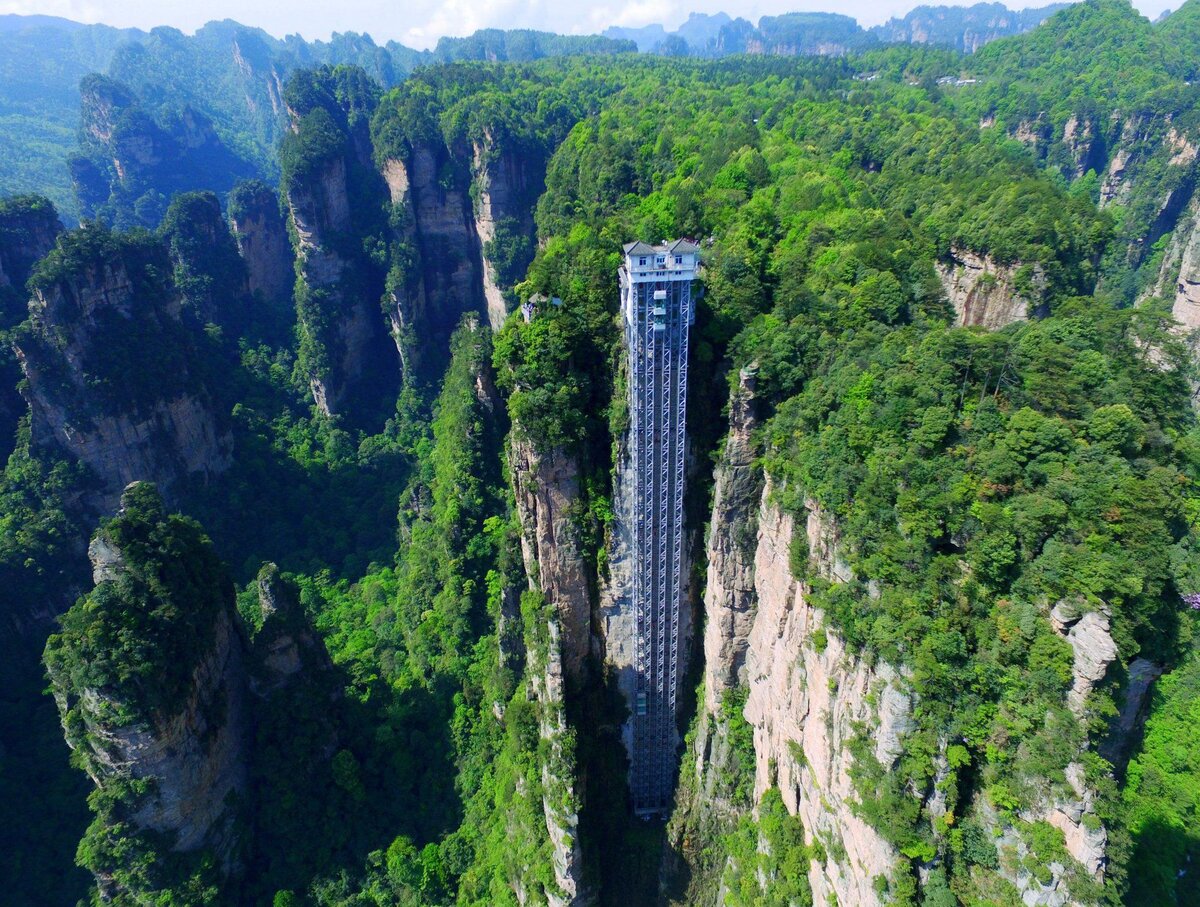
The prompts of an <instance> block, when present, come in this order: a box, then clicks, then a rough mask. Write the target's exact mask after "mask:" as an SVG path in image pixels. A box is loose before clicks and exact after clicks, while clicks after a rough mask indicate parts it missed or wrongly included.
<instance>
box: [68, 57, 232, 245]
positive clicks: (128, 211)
mask: <svg viewBox="0 0 1200 907" xmlns="http://www.w3.org/2000/svg"><path fill="white" fill-rule="evenodd" d="M79 92H80V113H81V120H82V123H81V128H80V149H79V150H80V153H79V154H78V155H76V156H75V157H73V158H72V159H71V161H70V162H69V165H70V169H71V178H72V181H73V182H74V184H75V192H76V195H77V196H78V198H79V202H80V207H81V208H82V213H83V214H84V216H85V217H97V216H103V217H104V218H105V219H106V220H111V221H113V222H116V223H117V224H118V225H121V226H124V225H135V224H136V225H140V226H145V227H154V226H156V225H157V224H158V221H159V219H160V218H161V217H162V215H163V214H164V213H165V211H166V207H167V202H168V201H169V199H170V198H171V197H172V196H173V195H174V194H176V193H178V192H186V191H189V190H195V189H209V190H212V191H215V192H221V193H223V192H226V191H228V190H229V189H231V188H232V187H233V185H234V184H235V183H236V182H237V181H238V180H239V179H248V178H249V177H251V176H253V175H254V173H255V168H254V165H253V164H251V163H250V162H249V161H247V160H245V159H243V158H242V157H240V156H239V155H238V154H237V153H235V152H233V151H232V150H230V149H229V148H228V147H226V146H225V144H224V143H223V142H222V141H221V139H220V138H219V136H218V135H217V132H216V130H215V129H214V128H213V124H212V122H211V121H210V120H209V119H208V117H206V116H204V115H203V114H202V113H200V112H199V111H197V110H194V109H193V108H191V107H189V106H184V107H183V108H182V109H181V110H179V111H178V114H177V115H176V116H172V117H171V118H169V119H167V118H164V119H162V120H161V121H160V120H158V119H156V118H155V117H154V116H152V115H151V114H150V113H149V112H148V111H147V110H146V109H144V108H143V107H142V104H141V100H140V99H139V98H138V97H137V96H136V95H135V94H134V92H133V91H131V90H130V89H129V88H128V87H127V86H125V85H123V84H121V83H120V82H117V81H115V80H113V79H110V78H108V77H106V76H101V75H95V74H93V75H90V76H87V77H86V78H84V79H83V81H82V83H81V84H80V86H79Z"/></svg>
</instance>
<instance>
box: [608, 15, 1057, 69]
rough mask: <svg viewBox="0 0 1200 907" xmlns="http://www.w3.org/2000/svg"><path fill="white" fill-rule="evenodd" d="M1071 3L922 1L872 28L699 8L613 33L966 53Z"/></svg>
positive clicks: (679, 40)
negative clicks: (674, 23)
mask: <svg viewBox="0 0 1200 907" xmlns="http://www.w3.org/2000/svg"><path fill="white" fill-rule="evenodd" d="M1066 5H1067V4H1065V3H1053V4H1050V5H1048V6H1043V7H1039V8H1036V9H1033V8H1030V9H1021V10H1012V9H1009V8H1008V7H1007V6H1005V5H1004V4H1003V3H977V4H975V5H974V6H918V7H916V8H915V9H913V10H912V11H910V12H909V13H908V14H907V15H905V16H904V17H903V18H892V19H890V20H888V21H887V22H886V23H884V24H882V25H875V26H872V27H871V28H867V29H864V28H863V27H862V26H860V25H859V24H858V22H857V21H856V20H855V19H853V18H851V17H850V16H845V15H842V14H840V13H789V14H785V15H781V16H763V17H762V18H761V19H759V21H758V24H757V25H754V24H752V23H751V22H749V21H748V20H746V19H743V18H740V17H739V18H737V19H734V18H731V17H730V16H729V15H727V14H726V13H717V14H715V15H708V14H705V13H692V14H691V15H690V16H689V17H688V19H687V21H686V22H684V23H683V24H682V25H680V26H679V28H677V29H675V30H674V31H667V30H666V29H665V28H663V26H662V25H646V26H643V27H642V28H621V27H613V28H607V29H605V30H604V34H605V36H606V37H609V38H625V39H628V40H630V41H633V42H635V43H636V44H637V46H638V50H640V51H642V52H643V53H661V54H669V55H684V54H688V55H694V56H724V55H725V54H732V53H822V54H843V53H849V52H852V51H862V50H867V49H869V48H871V47H878V46H879V45H881V44H891V43H902V42H907V43H913V44H937V45H941V46H944V47H952V48H954V49H955V50H960V51H963V52H965V53H972V52H973V51H976V50H978V49H979V48H980V47H982V46H983V45H984V44H987V43H988V42H989V41H994V40H996V39H997V38H1002V37H1004V36H1006V35H1015V34H1020V33H1021V32H1023V31H1028V30H1029V29H1031V28H1033V27H1034V26H1035V25H1038V24H1039V23H1041V22H1043V21H1044V20H1045V19H1046V18H1047V17H1049V16H1051V15H1053V14H1054V13H1055V12H1057V11H1058V10H1060V9H1062V8H1063V7H1064V6H1066Z"/></svg>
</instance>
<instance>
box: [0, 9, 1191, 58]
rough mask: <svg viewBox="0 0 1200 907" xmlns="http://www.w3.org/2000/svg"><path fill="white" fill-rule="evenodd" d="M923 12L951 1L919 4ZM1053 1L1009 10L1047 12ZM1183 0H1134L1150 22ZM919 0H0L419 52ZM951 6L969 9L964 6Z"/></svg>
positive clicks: (124, 23) (894, 12) (865, 14)
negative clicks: (537, 35) (457, 44)
mask: <svg viewBox="0 0 1200 907" xmlns="http://www.w3.org/2000/svg"><path fill="white" fill-rule="evenodd" d="M924 2H925V3H928V4H930V5H934V4H941V3H947V2H951V3H952V0H924ZM1049 2H1051V0H1033V2H1031V3H1022V2H1020V0H1016V2H1013V0H1010V5H1011V6H1014V7H1018V6H1025V5H1029V6H1044V5H1046V4H1047V3H1049ZM1179 2H1180V0H1134V6H1136V7H1137V8H1138V9H1139V10H1140V11H1141V12H1142V13H1143V14H1145V15H1147V16H1149V17H1151V18H1154V17H1156V16H1157V15H1158V14H1159V13H1161V12H1162V11H1163V10H1165V9H1169V8H1173V7H1175V6H1178V5H1179ZM920 3H921V0H824V2H820V0H818V2H805V0H0V13H19V14H23V15H30V14H34V13H36V14H41V15H48V16H63V17H65V18H68V19H75V20H76V21H79V22H103V23H105V24H107V25H115V26H121V27H130V26H133V27H137V28H143V29H150V28H153V27H154V26H156V25H173V26H175V27H176V28H179V29H181V30H183V31H185V32H188V33H191V32H193V31H195V30H196V29H197V28H199V27H200V26H201V25H203V24H204V23H205V22H209V21H211V20H213V19H236V20H237V21H239V22H241V23H243V24H245V25H256V26H258V27H260V28H262V29H264V30H265V31H267V32H269V33H270V34H272V35H276V36H279V37H282V36H283V35H288V34H299V35H302V36H303V37H305V38H307V39H310V40H311V39H314V38H321V39H326V38H328V37H329V35H330V34H331V33H332V32H335V31H339V32H347V31H356V32H366V33H368V34H370V35H371V37H372V38H374V39H375V41H376V42H378V43H381V44H382V43H384V42H386V41H390V40H396V41H399V42H400V43H401V44H407V45H408V46H409V47H417V48H426V47H432V46H433V45H434V44H436V43H437V39H438V38H440V37H442V36H443V35H469V34H471V33H472V32H474V31H476V30H478V29H480V28H536V29H539V30H541V31H553V32H560V33H562V34H595V33H599V32H602V31H603V30H604V29H605V28H607V27H608V26H610V25H627V26H638V25H648V24H651V23H655V22H658V23H662V24H664V25H666V26H667V27H668V28H674V27H676V26H678V25H679V24H680V23H681V22H683V21H684V20H685V19H686V18H687V16H688V14H689V13H690V12H706V13H716V12H726V13H729V14H730V15H731V16H742V17H744V18H746V19H749V20H751V21H752V22H757V21H758V19H759V17H760V16H766V15H776V14H778V13H785V12H800V11H818V10H820V11H827V12H839V13H845V14H847V15H851V16H854V17H855V18H856V19H858V21H859V23H860V24H862V25H863V26H871V25H877V24H879V23H881V22H884V21H885V20H887V19H888V18H890V17H891V16H902V15H904V13H906V12H907V11H908V10H910V9H911V8H912V7H914V6H917V5H919V4H920ZM952 5H957V6H966V5H969V3H957V4H954V3H952Z"/></svg>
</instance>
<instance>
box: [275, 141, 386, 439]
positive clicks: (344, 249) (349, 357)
mask: <svg viewBox="0 0 1200 907" xmlns="http://www.w3.org/2000/svg"><path fill="white" fill-rule="evenodd" d="M358 163H359V162H357V161H355V160H354V159H353V158H351V157H350V156H349V155H347V154H345V153H342V152H341V151H339V152H337V153H335V154H333V155H332V156H330V157H329V158H328V159H326V160H325V161H324V162H323V163H322V164H321V165H320V166H318V167H316V168H315V169H314V170H313V171H312V172H311V173H309V174H307V175H305V176H304V177H303V178H298V179H293V180H292V181H291V182H290V183H289V184H288V187H287V190H286V198H287V205H288V211H289V214H290V218H291V224H292V226H293V228H294V231H295V237H296V249H295V251H296V261H297V265H296V270H297V272H298V274H299V277H300V282H299V284H298V286H297V314H298V319H299V325H300V336H301V355H302V359H303V361H304V363H305V366H306V369H307V371H308V379H309V386H310V388H311V390H312V395H313V401H314V402H315V403H316V405H317V408H318V410H320V411H321V412H322V413H324V414H325V415H327V416H334V415H347V416H353V417H357V418H364V417H365V416H366V414H367V413H368V412H373V411H375V410H377V409H379V408H380V407H381V405H382V402H381V401H383V399H384V398H386V397H387V396H388V390H389V389H394V387H395V385H396V382H397V381H398V379H399V363H398V362H397V361H396V357H395V354H394V352H393V353H390V354H389V352H388V350H389V349H390V346H391V344H390V343H389V341H388V335H387V329H386V323H385V321H384V319H383V318H382V316H381V314H380V311H379V300H380V298H381V297H382V295H383V285H382V276H381V275H379V274H378V273H376V271H375V270H374V269H373V268H372V266H371V265H370V263H369V262H366V261H363V260H362V255H361V253H359V252H356V251H353V250H352V248H351V247H349V246H347V244H346V237H348V236H351V235H353V226H354V224H353V212H352V207H351V202H350V195H349V169H350V168H351V167H354V166H356V165H357V164H358Z"/></svg>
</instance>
